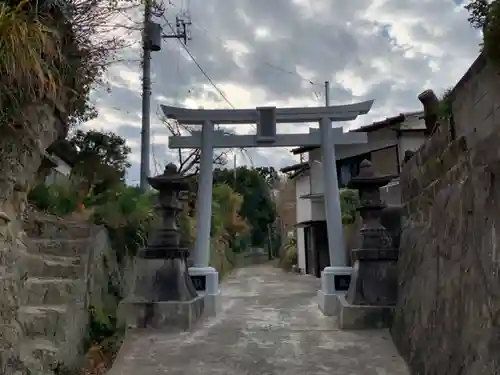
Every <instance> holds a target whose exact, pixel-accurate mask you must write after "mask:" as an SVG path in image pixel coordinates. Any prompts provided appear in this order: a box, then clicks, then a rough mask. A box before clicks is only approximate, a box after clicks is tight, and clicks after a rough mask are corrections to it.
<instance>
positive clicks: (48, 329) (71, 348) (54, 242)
mask: <svg viewBox="0 0 500 375" xmlns="http://www.w3.org/2000/svg"><path fill="white" fill-rule="evenodd" d="M25 231H26V234H27V236H28V239H27V241H26V244H27V252H26V253H24V254H22V259H23V262H24V270H25V275H24V277H25V284H24V292H23V294H22V296H21V307H20V309H19V311H18V319H19V322H20V323H21V325H22V327H23V330H24V334H25V339H24V342H23V344H22V345H21V359H22V360H23V362H24V363H25V365H26V366H27V367H28V368H29V369H31V370H32V372H34V373H40V374H50V373H51V369H54V368H56V367H57V366H58V365H59V364H64V366H72V365H74V364H75V361H77V360H78V358H79V357H80V355H81V347H82V341H83V338H84V337H85V329H86V326H87V323H88V312H87V311H88V303H89V302H88V301H89V298H88V295H87V294H88V291H89V286H88V282H89V277H88V271H89V270H88V264H89V260H90V258H89V257H90V256H91V255H90V254H92V251H91V248H92V247H93V246H94V238H93V236H92V234H93V233H92V227H91V226H90V225H86V224H84V223H76V222H75V223H72V222H66V221H62V220H57V219H55V218H54V219H48V218H44V219H40V218H34V219H31V220H28V221H27V222H26V224H25ZM94 236H95V233H94Z"/></svg>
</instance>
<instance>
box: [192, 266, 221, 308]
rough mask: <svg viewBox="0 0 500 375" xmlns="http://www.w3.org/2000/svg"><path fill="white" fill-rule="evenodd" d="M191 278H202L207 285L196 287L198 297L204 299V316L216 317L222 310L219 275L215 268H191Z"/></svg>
mask: <svg viewBox="0 0 500 375" xmlns="http://www.w3.org/2000/svg"><path fill="white" fill-rule="evenodd" d="M188 272H189V276H202V277H204V278H205V285H195V287H196V291H197V292H198V295H199V296H201V297H203V299H204V301H205V302H204V312H203V313H204V315H205V316H215V315H217V314H218V313H219V312H220V310H221V299H220V289H219V273H218V272H217V270H216V269H215V268H213V267H189V269H188Z"/></svg>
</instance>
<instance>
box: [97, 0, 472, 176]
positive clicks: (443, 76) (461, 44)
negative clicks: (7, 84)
mask: <svg viewBox="0 0 500 375" xmlns="http://www.w3.org/2000/svg"><path fill="white" fill-rule="evenodd" d="M174 3H176V4H177V6H176V7H171V6H169V5H168V4H167V17H168V18H170V19H171V20H173V17H174V16H175V13H176V12H179V11H181V10H182V9H181V1H177V2H175V1H174ZM182 3H184V4H185V3H186V2H182ZM190 4H191V8H190V9H189V10H190V14H191V15H192V20H193V26H192V28H191V32H192V40H191V41H190V42H189V43H188V48H189V50H190V51H191V53H192V54H193V55H194V56H195V58H196V59H197V61H198V63H199V64H200V65H201V66H202V68H203V69H204V71H205V72H206V73H207V74H208V75H209V76H210V77H211V78H212V80H213V81H214V82H215V83H216V84H217V85H218V87H219V89H220V90H221V91H222V92H223V93H224V94H225V96H226V97H227V98H228V99H229V101H230V102H231V103H232V104H233V105H234V106H235V107H236V108H248V107H256V106H264V105H276V106H287V107H290V106H313V105H322V104H323V102H324V97H323V82H324V81H325V80H330V81H331V83H332V90H331V102H332V104H341V103H351V102H354V101H360V100H365V99H375V104H374V107H373V109H372V111H371V112H370V114H368V115H366V116H362V117H360V118H359V119H358V120H356V121H354V122H352V123H349V124H344V125H345V126H348V127H352V126H357V125H360V124H362V123H367V122H371V121H373V120H377V119H380V118H384V117H386V116H390V115H393V114H395V113H400V112H402V111H405V110H413V109H418V108H420V103H419V102H418V100H417V95H418V94H419V93H420V92H421V91H423V90H424V89H426V88H432V89H434V90H435V91H437V92H438V93H439V92H442V91H443V90H444V89H445V88H447V87H450V86H453V85H454V84H455V83H456V82H457V80H458V79H459V78H460V77H461V76H462V75H463V74H464V73H465V71H466V70H467V68H468V66H469V65H470V63H471V62H472V61H473V60H474V59H475V57H476V56H477V53H478V50H479V42H480V40H479V36H478V34H477V32H475V31H474V30H473V29H472V28H471V27H470V26H469V24H468V22H467V13H466V11H465V10H464V9H463V8H462V7H461V6H459V5H457V4H456V3H455V2H453V1H449V0H421V1H414V0H375V1H370V0H349V1H345V0H293V1H290V0H232V3H231V6H228V4H227V0H212V1H210V2H207V1H206V0H205V1H203V0H193V1H191V2H190ZM159 22H160V23H162V24H163V23H164V22H163V21H161V20H160V21H159ZM136 38H137V36H136ZM134 48H135V49H132V50H129V51H127V56H128V57H130V56H135V58H139V53H140V50H139V49H137V47H134ZM152 76H153V95H152V104H151V108H152V117H151V123H152V132H153V133H154V138H155V139H154V142H155V144H156V145H157V147H156V148H159V146H160V145H161V150H157V152H156V154H157V155H155V158H156V159H161V160H159V163H165V162H166V161H167V160H170V161H171V160H173V159H172V158H174V155H175V153H172V152H168V151H167V148H166V147H167V138H166V136H167V133H166V131H165V128H164V127H163V126H162V125H161V123H160V122H159V120H158V118H157V115H156V111H157V108H158V105H159V104H160V103H167V104H170V105H174V104H175V105H182V106H186V107H190V108H199V107H204V108H229V105H228V104H227V103H226V102H225V101H224V100H223V98H222V97H221V95H220V94H219V93H218V92H217V90H215V89H214V88H213V87H212V86H211V84H210V83H209V82H208V81H207V79H206V78H205V77H204V75H203V74H202V73H201V72H200V71H199V69H198V68H197V67H196V65H195V64H194V63H193V62H192V61H190V57H189V56H188V54H187V53H186V52H185V51H183V49H182V48H179V44H178V43H177V41H176V40H172V39H169V40H167V41H165V43H164V44H163V50H162V51H161V52H155V53H153V61H152ZM140 78H141V69H140V66H139V64H137V63H135V64H133V63H128V64H120V65H115V66H113V67H112V68H111V69H110V71H109V72H108V74H107V79H108V81H109V84H110V85H111V88H112V91H111V93H110V94H109V95H107V94H104V93H102V92H101V93H99V94H98V95H97V96H96V97H97V102H96V104H97V106H98V108H99V110H100V116H99V118H98V119H96V120H94V121H92V122H90V123H89V124H87V127H95V128H105V129H106V130H112V131H116V132H118V134H120V135H122V136H124V137H125V138H126V139H127V141H128V142H129V143H130V144H133V145H134V147H133V152H134V155H133V161H134V163H133V165H134V166H133V170H132V171H131V172H130V176H131V177H130V178H131V179H132V180H134V179H136V178H137V176H138V170H137V168H138V166H137V162H138V161H139V156H138V153H139V144H140V142H139V140H140V125H141V115H140V114H141V96H140V95H141V80H140ZM307 128H308V125H307V124H305V125H304V124H298V125H294V124H286V125H283V126H280V128H279V129H280V131H282V132H286V133H290V132H294V131H304V132H307ZM234 129H236V131H237V132H238V133H248V132H249V131H250V130H251V127H249V126H246V127H245V126H243V127H234ZM158 154H160V155H158ZM249 154H250V155H251V156H252V159H253V160H254V163H255V164H256V165H258V164H267V165H273V166H275V167H281V166H283V165H284V164H287V163H292V162H294V158H293V157H292V155H291V154H290V153H289V152H288V151H287V150H285V149H253V150H250V151H249ZM169 158H170V159H169ZM241 159H242V160H241V162H243V157H242V158H241ZM157 161H158V160H157ZM239 162H240V161H239ZM247 163H248V160H247Z"/></svg>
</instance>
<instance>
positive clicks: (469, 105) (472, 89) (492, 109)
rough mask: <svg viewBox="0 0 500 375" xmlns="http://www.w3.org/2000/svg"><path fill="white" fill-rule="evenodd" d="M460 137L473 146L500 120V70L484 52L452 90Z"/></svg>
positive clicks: (457, 131)
mask: <svg viewBox="0 0 500 375" xmlns="http://www.w3.org/2000/svg"><path fill="white" fill-rule="evenodd" d="M451 100H452V101H453V104H452V110H453V117H454V119H455V123H456V125H455V128H456V133H457V136H465V137H466V138H467V143H468V144H469V145H470V146H472V145H474V144H475V142H476V141H478V140H480V139H482V138H484V137H485V136H487V135H488V134H489V133H490V132H491V131H492V130H493V129H494V128H495V127H496V126H498V123H499V122H500V69H498V67H496V66H494V65H492V64H490V63H488V62H487V61H486V58H485V56H484V55H483V54H481V55H479V56H478V58H477V59H476V60H475V61H474V63H473V64H472V65H471V67H470V68H469V70H468V71H467V72H466V73H465V75H464V76H463V77H462V79H460V81H459V82H458V83H457V85H456V86H455V88H454V89H453V90H452V92H451Z"/></svg>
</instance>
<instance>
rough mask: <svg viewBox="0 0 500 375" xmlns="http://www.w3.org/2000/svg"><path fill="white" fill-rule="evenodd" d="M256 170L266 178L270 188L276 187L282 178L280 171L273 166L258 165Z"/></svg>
mask: <svg viewBox="0 0 500 375" xmlns="http://www.w3.org/2000/svg"><path fill="white" fill-rule="evenodd" d="M255 170H256V171H257V173H258V174H259V175H260V176H261V177H262V178H264V180H265V181H266V183H267V185H268V186H269V188H270V189H274V187H275V186H276V183H277V182H278V181H279V180H280V178H279V175H278V172H277V171H276V169H274V168H273V167H257V168H255Z"/></svg>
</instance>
